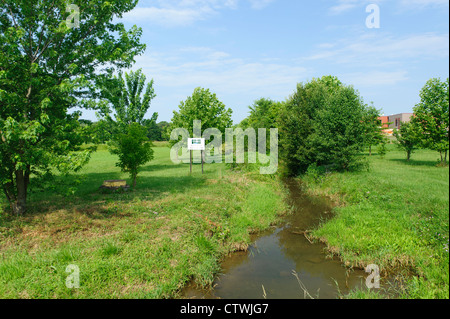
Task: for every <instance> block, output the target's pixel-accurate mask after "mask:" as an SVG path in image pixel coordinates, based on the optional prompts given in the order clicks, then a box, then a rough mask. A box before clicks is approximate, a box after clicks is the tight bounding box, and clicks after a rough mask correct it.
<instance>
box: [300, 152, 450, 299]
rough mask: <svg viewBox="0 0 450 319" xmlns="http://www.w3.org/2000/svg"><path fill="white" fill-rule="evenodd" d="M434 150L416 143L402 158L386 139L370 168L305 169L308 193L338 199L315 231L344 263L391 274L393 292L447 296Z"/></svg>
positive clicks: (444, 174) (444, 171)
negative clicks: (332, 211)
mask: <svg viewBox="0 0 450 319" xmlns="http://www.w3.org/2000/svg"><path fill="white" fill-rule="evenodd" d="M438 157H439V154H438V153H436V152H432V151H427V150H421V151H418V152H417V153H415V154H413V157H412V160H411V162H409V163H408V162H407V161H406V160H405V153H403V152H400V151H398V150H397V149H395V148H394V147H393V145H390V152H388V153H387V155H386V156H385V158H380V157H379V156H378V155H376V154H375V156H372V157H371V158H370V169H369V171H363V172H357V173H349V172H348V173H332V174H326V175H325V176H318V175H316V174H312V173H310V174H307V175H306V176H304V177H303V179H304V180H305V181H306V183H307V184H308V188H309V191H310V192H311V193H314V194H322V195H326V196H330V197H331V198H333V199H334V201H335V202H336V203H338V207H337V208H336V217H335V218H333V219H331V220H329V221H327V222H325V223H323V224H322V225H321V226H320V228H318V229H317V230H315V232H314V236H315V237H316V239H319V240H321V241H323V242H325V243H326V244H327V245H328V249H329V250H330V251H331V252H332V253H333V254H335V255H338V256H340V257H341V258H342V259H343V260H344V261H346V262H347V264H350V265H353V266H363V265H367V264H377V265H378V266H379V267H380V269H381V272H382V276H383V277H384V280H386V278H387V277H392V276H396V278H395V281H394V282H395V286H394V287H392V289H391V291H390V293H395V295H396V296H397V297H403V298H449V253H448V243H449V168H448V167H437V166H436V164H437V159H438ZM382 280H383V279H382ZM353 297H355V298H366V297H370V296H368V295H364V293H362V292H355V293H354V294H353Z"/></svg>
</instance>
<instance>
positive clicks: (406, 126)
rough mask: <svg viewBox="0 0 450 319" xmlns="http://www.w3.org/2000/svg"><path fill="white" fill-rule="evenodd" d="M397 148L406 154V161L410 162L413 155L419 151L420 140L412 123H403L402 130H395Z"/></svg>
mask: <svg viewBox="0 0 450 319" xmlns="http://www.w3.org/2000/svg"><path fill="white" fill-rule="evenodd" d="M394 136H395V137H396V139H397V141H396V144H397V146H398V147H399V148H400V149H402V150H404V151H405V152H406V160H407V161H408V162H409V161H410V159H411V154H412V153H414V151H415V150H417V149H418V144H419V139H418V136H417V132H416V131H415V127H414V125H413V124H412V123H408V122H404V123H401V126H400V130H397V129H395V130H394Z"/></svg>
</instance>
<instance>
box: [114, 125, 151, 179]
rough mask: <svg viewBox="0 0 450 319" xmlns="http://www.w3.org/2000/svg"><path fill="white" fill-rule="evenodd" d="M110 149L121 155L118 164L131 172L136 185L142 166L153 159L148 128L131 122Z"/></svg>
mask: <svg viewBox="0 0 450 319" xmlns="http://www.w3.org/2000/svg"><path fill="white" fill-rule="evenodd" d="M110 151H111V153H112V154H115V155H118V156H119V162H118V163H117V164H116V166H117V167H120V169H121V170H122V172H125V173H130V177H131V179H132V181H133V187H136V180H137V175H138V173H139V170H140V167H141V166H142V165H144V164H146V163H147V162H149V161H151V160H152V159H153V149H152V143H151V141H149V140H148V138H147V130H146V129H145V127H143V126H142V125H140V124H138V123H131V124H129V125H128V127H127V132H126V133H119V134H118V136H117V137H116V138H115V139H114V141H113V142H112V143H111V148H110Z"/></svg>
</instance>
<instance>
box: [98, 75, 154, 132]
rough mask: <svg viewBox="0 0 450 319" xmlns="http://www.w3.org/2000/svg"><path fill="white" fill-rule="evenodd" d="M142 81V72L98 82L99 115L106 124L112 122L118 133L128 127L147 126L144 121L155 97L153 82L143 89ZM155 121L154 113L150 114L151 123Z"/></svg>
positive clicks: (143, 78) (144, 77) (143, 81)
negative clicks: (134, 124) (100, 99)
mask: <svg viewBox="0 0 450 319" xmlns="http://www.w3.org/2000/svg"><path fill="white" fill-rule="evenodd" d="M145 81H146V76H145V75H144V74H143V73H142V69H139V70H137V71H130V72H129V73H125V75H123V73H122V72H119V74H118V75H117V76H111V77H110V78H107V79H105V78H101V79H100V80H99V81H98V86H99V87H100V96H101V98H102V102H103V103H100V107H101V111H100V114H99V115H100V116H101V117H103V118H104V119H105V120H107V121H109V122H115V123H116V124H117V126H118V128H119V130H120V129H121V130H122V131H124V130H126V129H127V127H128V125H130V124H131V123H138V124H140V125H144V124H147V125H148V120H146V119H145V118H144V117H145V115H146V114H147V112H148V110H149V108H150V105H151V102H152V100H153V99H154V98H155V97H156V94H155V90H154V88H153V79H152V80H151V81H150V82H149V83H148V84H147V87H145ZM144 89H145V91H144ZM112 113H114V115H113V114H112ZM113 116H114V118H113ZM157 118H158V113H153V116H152V118H151V121H152V122H156V120H157Z"/></svg>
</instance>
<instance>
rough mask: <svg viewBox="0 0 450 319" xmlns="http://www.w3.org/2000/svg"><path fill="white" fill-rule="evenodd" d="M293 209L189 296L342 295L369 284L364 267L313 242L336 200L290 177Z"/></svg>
mask: <svg viewBox="0 0 450 319" xmlns="http://www.w3.org/2000/svg"><path fill="white" fill-rule="evenodd" d="M286 186H287V187H288V189H289V199H288V200H289V205H290V206H292V207H293V213H292V214H290V215H289V216H287V217H286V218H285V220H284V222H283V223H282V224H281V225H279V226H277V227H276V228H272V229H270V230H268V231H266V232H263V233H260V234H258V235H257V237H256V236H255V237H254V238H253V244H252V245H251V246H250V247H249V249H248V250H247V251H245V252H235V253H232V254H230V256H229V257H226V258H225V260H224V261H223V263H222V271H221V273H220V274H219V275H218V276H217V278H216V280H215V281H214V284H213V285H212V288H211V289H208V290H205V289H198V288H196V286H195V285H193V284H190V285H188V286H187V287H186V288H185V289H184V290H183V291H182V296H181V298H188V299H264V298H267V299H336V298H339V296H340V295H341V294H346V293H348V292H349V291H350V290H351V289H354V288H356V287H365V280H366V278H367V276H368V274H367V273H365V272H364V270H361V269H352V270H351V271H349V270H348V269H347V268H346V267H344V266H343V265H342V262H341V261H339V260H337V259H336V258H327V256H326V252H325V246H324V245H323V244H318V243H314V244H312V243H311V242H310V240H309V239H308V238H307V233H306V236H305V230H308V229H312V228H314V227H316V226H318V225H319V223H320V221H321V220H322V219H326V218H330V217H332V215H331V211H332V205H331V203H330V202H329V201H328V200H327V199H325V198H321V197H310V196H306V195H305V194H304V192H303V191H302V190H301V186H300V185H299V184H298V182H297V181H295V180H287V181H286Z"/></svg>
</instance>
